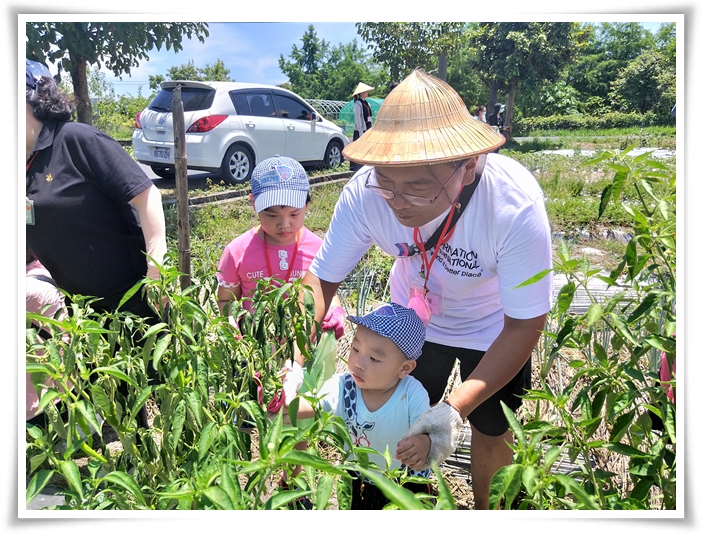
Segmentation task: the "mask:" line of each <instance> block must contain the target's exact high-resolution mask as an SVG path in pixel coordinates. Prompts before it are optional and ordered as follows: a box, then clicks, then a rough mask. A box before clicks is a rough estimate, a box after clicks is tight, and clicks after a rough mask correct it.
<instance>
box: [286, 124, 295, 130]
mask: <svg viewBox="0 0 701 533" xmlns="http://www.w3.org/2000/svg"><path fill="white" fill-rule="evenodd" d="M287 129H288V130H294V129H295V127H294V125H293V124H288V125H287Z"/></svg>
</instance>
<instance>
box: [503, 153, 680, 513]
mask: <svg viewBox="0 0 701 533" xmlns="http://www.w3.org/2000/svg"><path fill="white" fill-rule="evenodd" d="M632 148H633V146H631V147H629V148H628V149H626V150H624V151H623V152H622V153H620V154H615V153H613V152H606V153H603V154H600V155H599V156H597V157H596V158H593V159H592V160H591V161H590V163H591V164H599V163H602V162H604V163H605V164H606V165H607V166H608V167H609V169H610V170H611V172H612V173H613V178H612V180H611V182H610V183H609V184H608V185H607V186H606V187H605V188H604V189H603V191H602V192H601V197H600V204H599V216H601V215H603V213H604V212H605V211H606V209H607V208H608V207H609V206H610V205H611V204H613V203H619V204H620V205H622V206H623V208H624V209H625V210H626V211H627V212H628V214H629V216H630V217H631V219H632V221H633V224H632V225H633V228H634V234H633V237H632V239H631V240H630V241H629V242H628V245H627V247H626V250H625V254H624V256H623V257H622V258H621V261H620V263H619V264H618V266H617V267H616V268H615V269H614V270H613V271H611V272H604V271H602V270H601V269H600V268H595V267H592V266H591V265H590V263H589V260H588V259H587V257H586V255H585V256H583V257H581V258H574V257H571V256H570V253H569V248H568V246H567V245H566V243H564V241H563V244H562V245H561V246H560V249H559V251H558V254H557V256H558V259H557V260H556V261H555V262H554V265H555V268H554V270H555V272H556V273H562V274H564V275H565V276H566V278H567V281H568V282H567V283H566V284H565V285H564V286H563V287H562V289H561V290H560V292H559V294H558V295H557V300H556V304H555V307H554V309H553V310H552V311H551V313H550V316H549V323H550V324H552V325H553V326H552V328H553V329H552V330H551V331H546V332H545V333H544V335H543V337H542V345H541V348H543V347H544V348H545V350H544V352H545V357H544V361H545V362H544V364H543V366H542V369H541V376H540V378H541V379H540V384H539V385H540V387H539V388H538V387H537V388H534V389H533V390H530V391H528V392H527V394H526V395H525V397H524V398H525V402H532V404H533V405H535V413H534V414H533V415H532V416H527V417H520V419H519V418H517V417H516V416H515V415H514V413H513V412H511V411H510V410H509V409H508V408H506V407H505V406H504V411H505V412H506V414H507V417H508V418H509V422H510V426H511V429H512V430H513V431H514V435H515V444H514V445H513V450H514V454H515V459H514V463H513V464H512V465H510V466H507V467H504V468H502V469H501V470H500V471H499V472H497V474H496V475H495V476H494V479H493V480H492V485H491V489H490V505H491V506H492V507H493V508H497V507H505V508H512V507H513V508H520V509H589V510H597V509H665V510H670V509H676V472H677V439H676V405H675V403H674V401H673V400H672V399H671V398H670V397H669V396H668V395H667V394H666V393H665V388H669V387H672V390H674V391H676V379H675V377H674V374H673V372H671V374H672V379H671V380H670V381H668V382H661V379H660V352H661V351H663V352H665V353H666V356H667V357H666V358H667V360H668V362H669V363H668V364H669V365H670V371H671V370H672V369H673V368H674V361H675V360H676V337H675V334H676V174H675V172H674V169H673V168H669V167H667V166H666V165H665V164H664V163H662V162H660V161H656V160H653V159H651V158H650V155H649V153H645V154H642V155H640V156H637V157H635V158H632V157H629V156H627V155H626V154H627V153H628V152H629V151H630V150H631V149H632ZM624 190H631V191H633V192H632V194H630V195H624V194H622V191H624ZM546 273H547V272H543V273H541V274H539V275H538V276H536V277H535V278H533V279H531V280H528V281H527V282H526V283H531V282H533V281H535V280H537V279H540V278H542V276H544V275H545V274H546ZM593 279H599V280H603V281H605V282H606V284H607V285H608V286H609V287H616V288H617V289H618V290H617V292H616V293H615V295H614V296H612V297H610V298H599V297H597V296H596V295H595V294H594V292H593V291H591V290H590V289H589V287H588V284H589V283H590V281H591V280H593ZM580 287H581V288H582V289H583V290H584V291H585V292H586V294H588V295H589V297H590V300H591V305H590V306H589V308H588V311H587V313H586V314H583V315H574V314H572V313H569V312H568V310H569V309H570V305H571V304H572V301H573V298H574V295H575V291H576V289H577V288H580ZM567 350H569V352H574V353H576V354H578V357H571V358H568V357H565V355H564V352H565V351H567ZM555 361H559V362H562V363H563V364H566V365H568V366H569V367H570V370H571V372H572V373H573V375H572V377H571V378H570V380H569V382H568V383H564V384H563V386H562V388H559V387H555V386H551V385H550V384H549V382H548V381H547V380H546V379H545V378H546V377H547V374H548V373H549V372H550V371H551V369H552V368H553V362H555ZM674 397H676V398H678V396H676V395H675V396H674ZM562 456H566V457H568V458H569V459H570V461H572V462H574V463H577V464H578V465H579V468H577V469H575V470H574V471H573V472H571V473H569V474H563V473H558V472H557V469H556V466H557V463H558V461H559V458H561V457H562ZM613 460H616V461H618V462H622V463H623V464H624V465H625V469H624V471H623V472H617V471H613V470H612V469H609V468H608V467H607V466H606V465H608V464H612V462H613Z"/></svg>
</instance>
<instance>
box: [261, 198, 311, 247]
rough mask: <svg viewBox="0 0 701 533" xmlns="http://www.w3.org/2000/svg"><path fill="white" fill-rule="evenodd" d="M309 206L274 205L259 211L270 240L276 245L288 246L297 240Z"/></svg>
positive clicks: (264, 229)
mask: <svg viewBox="0 0 701 533" xmlns="http://www.w3.org/2000/svg"><path fill="white" fill-rule="evenodd" d="M306 213H307V206H306V205H305V206H304V207H302V208H296V207H290V206H280V205H278V206H273V207H269V208H268V209H265V210H263V211H261V212H260V213H258V220H259V221H260V226H261V228H262V229H263V231H264V232H265V233H266V235H267V236H268V242H269V243H271V244H273V245H275V246H287V245H289V244H292V243H294V242H295V238H296V237H297V233H299V230H300V229H302V226H304V215H306Z"/></svg>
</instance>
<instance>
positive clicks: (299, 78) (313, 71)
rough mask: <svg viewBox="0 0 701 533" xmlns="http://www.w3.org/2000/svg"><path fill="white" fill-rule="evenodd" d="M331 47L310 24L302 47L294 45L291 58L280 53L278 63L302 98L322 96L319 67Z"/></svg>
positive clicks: (303, 38) (303, 37)
mask: <svg viewBox="0 0 701 533" xmlns="http://www.w3.org/2000/svg"><path fill="white" fill-rule="evenodd" d="M328 48H329V43H327V42H326V41H324V40H323V39H322V40H319V38H318V37H317V35H316V30H315V29H314V26H313V25H312V24H310V25H309V26H308V27H307V31H305V32H304V35H302V47H301V48H297V45H296V44H293V45H292V51H291V52H290V55H289V59H287V60H286V59H285V58H284V57H283V55H282V54H280V59H278V65H279V66H280V70H281V71H282V73H283V74H285V75H286V76H287V79H288V80H289V83H290V85H291V86H292V87H293V88H294V89H293V90H294V92H296V93H297V94H299V95H300V96H301V97H302V98H322V96H321V88H322V84H321V80H320V79H319V69H320V67H321V64H322V62H323V58H324V56H325V55H326V53H327V51H328Z"/></svg>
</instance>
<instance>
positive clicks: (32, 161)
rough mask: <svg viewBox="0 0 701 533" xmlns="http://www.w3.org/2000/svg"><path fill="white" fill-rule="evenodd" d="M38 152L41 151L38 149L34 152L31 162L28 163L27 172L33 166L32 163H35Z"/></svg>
mask: <svg viewBox="0 0 701 533" xmlns="http://www.w3.org/2000/svg"><path fill="white" fill-rule="evenodd" d="M38 153H39V152H38V151H36V152H34V153H33V154H32V157H31V159H30V160H29V163H27V170H26V171H25V172H29V167H31V166H32V163H34V159H35V158H36V156H37V154H38Z"/></svg>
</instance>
